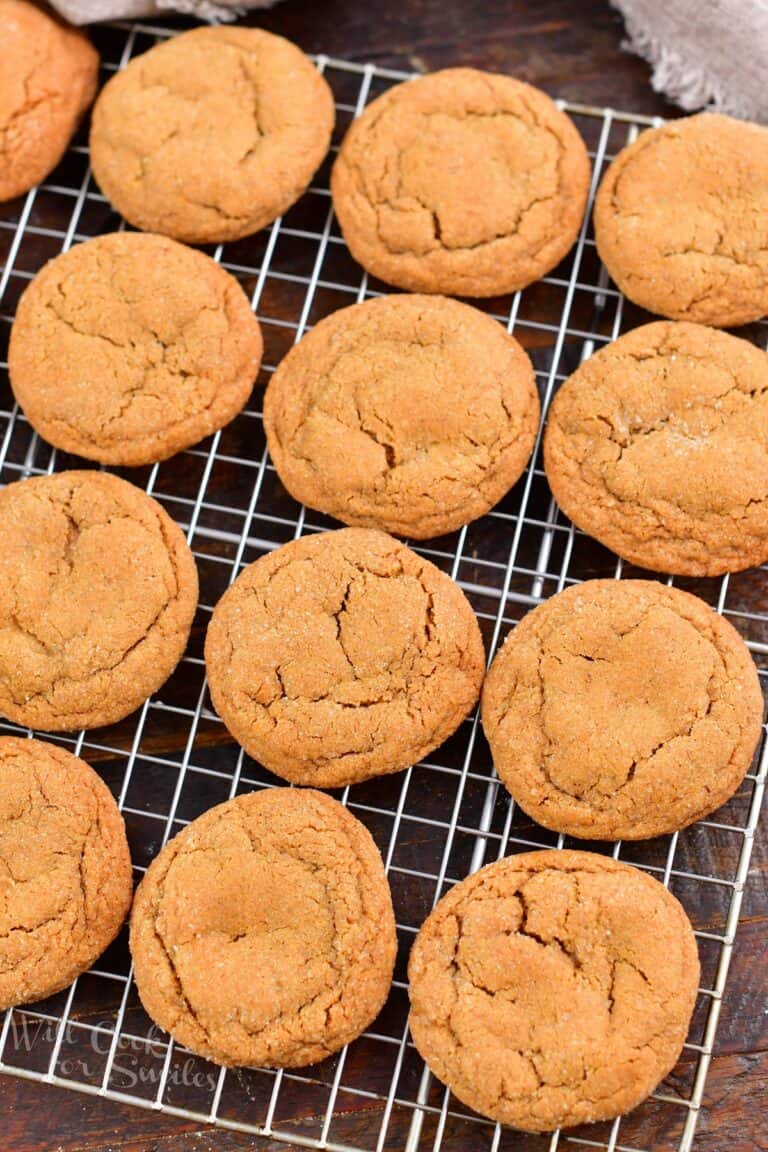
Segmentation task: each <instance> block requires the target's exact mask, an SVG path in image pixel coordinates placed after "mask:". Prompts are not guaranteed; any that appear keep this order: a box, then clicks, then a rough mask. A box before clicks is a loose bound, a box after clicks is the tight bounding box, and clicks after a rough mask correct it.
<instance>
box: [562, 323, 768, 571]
mask: <svg viewBox="0 0 768 1152" xmlns="http://www.w3.org/2000/svg"><path fill="white" fill-rule="evenodd" d="M767 445H768V357H766V354H765V353H764V352H762V351H761V350H760V349H759V348H756V347H755V346H754V345H752V344H749V343H747V341H746V340H739V339H738V338H737V337H735V336H729V335H727V334H726V333H725V332H716V331H715V330H714V329H712V328H703V327H701V326H700V325H698V324H685V323H682V322H681V323H672V322H666V321H659V322H657V323H655V324H648V325H645V326H644V327H642V328H636V329H635V330H634V331H632V332H629V333H627V335H626V336H622V337H621V338H620V339H618V340H616V341H615V342H614V343H613V344H609V345H607V347H605V348H602V349H601V350H600V351H599V352H597V353H596V355H594V356H592V357H591V359H589V360H587V361H585V363H584V364H582V365H581V367H580V368H578V369H577V370H576V372H574V374H573V376H571V377H570V379H569V380H566V382H565V384H564V385H563V386H562V388H561V389H560V391H559V392H558V394H557V396H556V397H555V399H554V402H553V404H552V407H551V409H550V413H549V418H548V422H547V429H546V433H545V436H544V464H545V467H546V472H547V479H548V480H549V485H550V488H551V489H552V494H553V496H554V497H555V500H556V501H557V503H558V504H559V505H560V507H561V508H562V509H563V511H564V512H565V513H566V514H567V515H568V516H570V518H571V520H572V521H573V522H574V524H575V525H576V526H577V527H578V528H581V529H583V531H585V532H588V533H589V535H590V536H594V537H596V539H598V540H599V541H600V542H601V543H602V544H604V545H605V546H606V547H607V548H611V549H612V550H613V551H614V552H616V553H618V555H619V556H622V557H623V558H624V559H625V560H629V561H631V562H632V563H633V564H638V565H640V566H641V567H643V568H651V569H653V570H654V571H657V572H673V573H679V574H680V575H686V576H718V575H720V574H721V573H723V572H739V571H741V570H742V569H743V568H750V567H752V566H753V565H756V564H762V563H763V562H764V561H765V560H766V559H768V468H766V446H767Z"/></svg>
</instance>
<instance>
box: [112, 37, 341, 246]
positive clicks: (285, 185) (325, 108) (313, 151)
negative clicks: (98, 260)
mask: <svg viewBox="0 0 768 1152" xmlns="http://www.w3.org/2000/svg"><path fill="white" fill-rule="evenodd" d="M333 122H334V108H333V96H332V94H331V90H330V88H329V87H328V85H327V84H326V82H325V80H324V79H323V78H322V76H321V75H320V73H319V72H318V71H317V70H316V69H315V68H314V66H313V65H312V63H311V62H310V60H309V59H308V58H307V57H306V56H305V55H304V53H303V52H301V51H300V49H299V48H297V47H296V45H295V44H292V43H291V42H290V41H289V40H284V39H283V38H282V36H273V35H272V34H271V33H269V32H264V31H262V30H261V29H260V28H230V27H226V28H221V27H220V28H194V29H192V31H190V32H183V33H182V34H181V35H180V36H174V37H173V38H172V39H170V40H167V41H165V42H164V43H162V44H159V45H157V46H156V47H154V48H151V49H150V50H149V52H146V53H144V55H143V56H137V57H136V58H135V59H134V60H132V61H131V62H130V64H129V65H128V66H127V68H125V69H123V70H122V71H120V72H118V73H117V74H116V75H115V76H113V77H112V79H111V80H110V81H109V83H108V84H106V85H105V87H104V89H103V90H102V92H101V94H100V95H99V99H98V100H97V101H96V105H95V107H94V109H93V120H92V126H91V164H92V166H93V174H94V176H95V178H96V182H97V183H98V185H99V187H100V188H101V190H102V192H103V193H104V195H105V196H106V197H107V199H108V200H109V201H110V203H112V204H113V205H114V207H115V208H116V209H117V210H118V212H120V213H121V215H122V216H124V217H125V219H126V220H127V221H128V222H129V223H130V224H134V225H135V226H136V227H137V228H141V229H143V230H144V231H148V232H162V233H164V234H165V235H166V236H173V237H175V238H176V239H177V240H186V241H188V242H189V243H190V244H207V243H217V242H219V241H224V240H237V239H238V238H239V237H241V236H248V235H250V234H251V233H252V232H257V231H258V230H259V229H260V228H263V227H264V226H265V225H266V224H269V223H271V221H272V220H274V219H275V217H277V216H280V215H281V213H283V212H285V211H286V210H287V209H288V208H290V206H291V205H292V204H294V203H295V202H296V201H297V200H298V199H299V197H300V196H301V195H302V193H303V192H304V191H305V190H306V188H307V186H308V184H309V182H310V180H311V179H312V177H313V175H314V174H315V172H316V170H317V169H318V168H319V166H320V164H321V162H322V160H323V158H324V156H325V154H326V152H327V151H328V146H329V144H330V139H331V131H332V129H333Z"/></svg>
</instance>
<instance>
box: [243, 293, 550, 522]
mask: <svg viewBox="0 0 768 1152" xmlns="http://www.w3.org/2000/svg"><path fill="white" fill-rule="evenodd" d="M538 421H539V399H538V394H537V392H536V385H535V380H534V374H533V368H532V366H531V362H530V360H529V359H528V357H527V356H526V354H525V352H524V351H523V349H522V348H521V347H520V345H519V344H518V343H517V341H516V340H515V339H513V337H511V336H509V335H508V334H507V333H506V332H505V331H504V329H503V328H502V326H501V325H500V324H499V323H498V322H497V321H496V320H493V319H492V318H491V317H490V316H486V315H485V314H484V313H483V312H479V311H477V310H476V309H475V308H470V307H468V305H466V304H460V303H458V301H456V300H448V299H446V298H444V297H439V296H385V297H382V298H381V299H377V300H369V301H366V303H364V304H356V305H353V306H352V307H351V308H343V309H341V310H340V311H338V312H334V313H333V314H332V315H331V316H328V317H327V318H326V319H324V320H321V322H320V323H319V324H318V325H317V326H316V327H315V328H313V329H312V331H311V332H309V333H308V334H307V335H306V336H305V337H304V338H303V339H302V340H301V341H300V342H299V343H298V344H297V345H296V346H295V347H294V348H292V349H291V351H290V352H289V353H288V355H287V356H286V357H285V359H284V360H283V361H282V363H281V364H280V366H279V367H278V369H277V371H276V372H275V374H274V375H273V377H272V379H271V380H270V383H269V387H268V388H267V392H266V396H265V398H264V426H265V429H266V433H267V442H268V444H269V450H270V453H271V455H272V459H273V460H274V462H275V467H276V468H277V471H278V473H279V475H280V479H281V480H282V481H283V483H284V484H285V486H286V488H287V489H288V491H289V492H290V493H291V495H292V496H294V497H295V498H296V499H297V500H299V501H301V502H302V503H304V504H308V505H309V506H310V507H311V508H318V509H320V511H322V512H327V513H329V514H330V515H331V516H336V517H337V518H338V519H339V520H343V521H344V522H345V523H346V524H356V525H361V526H366V527H374V528H383V529H385V530H386V531H388V532H395V533H397V534H398V535H400V536H412V537H415V538H417V539H427V538H429V537H432V536H439V535H442V534H443V533H445V532H451V531H453V529H455V528H459V527H461V525H462V524H466V523H468V522H469V521H470V520H475V519H477V517H478V516H482V515H484V514H485V513H486V512H487V511H488V509H489V508H492V507H493V505H494V504H495V503H496V502H497V501H498V500H500V499H501V497H502V496H503V495H504V494H505V493H506V492H507V491H508V490H509V489H510V488H511V487H512V485H513V484H514V483H515V481H516V480H517V479H518V477H519V476H520V473H521V472H522V471H523V469H524V468H525V465H526V464H527V463H528V459H529V457H530V454H531V449H532V447H533V442H534V439H535V436H536V429H537V427H538Z"/></svg>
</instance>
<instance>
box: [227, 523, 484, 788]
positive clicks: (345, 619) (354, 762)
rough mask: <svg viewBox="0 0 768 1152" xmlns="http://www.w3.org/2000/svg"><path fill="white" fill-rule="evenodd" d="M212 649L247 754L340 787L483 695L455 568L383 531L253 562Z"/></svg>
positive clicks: (453, 722) (301, 543) (415, 751)
mask: <svg viewBox="0 0 768 1152" xmlns="http://www.w3.org/2000/svg"><path fill="white" fill-rule="evenodd" d="M205 662H206V666H207V669H208V681H209V686H210V691H211V699H212V701H213V705H214V707H215V709H216V711H217V712H218V713H219V715H220V716H221V718H222V720H223V721H224V723H225V724H226V726H227V728H228V729H229V731H230V732H231V733H232V735H233V736H234V737H235V739H236V740H237V741H238V742H239V743H240V744H242V746H243V747H244V748H245V750H246V752H248V753H249V755H251V756H253V757H254V759H256V760H258V761H259V762H260V763H261V764H263V765H264V766H265V767H267V768H269V769H270V771H271V772H275V773H276V774H277V775H278V776H282V777H283V778H284V779H285V780H291V781H293V782H294V783H296V784H312V785H315V786H317V787H320V788H337V787H341V786H342V785H346V784H353V783H355V782H357V781H360V780H367V779H368V778H369V777H371V776H381V775H383V774H385V773H388V772H399V771H400V770H401V769H403V768H407V767H409V765H411V764H415V763H416V762H417V761H418V760H421V759H422V758H423V757H424V756H426V755H427V754H428V753H429V752H431V751H433V749H435V748H437V747H438V745H440V744H442V743H443V741H444V740H446V739H447V738H448V737H449V736H450V735H451V733H453V732H454V731H455V730H456V729H457V728H458V726H459V724H460V723H461V721H462V720H463V719H464V717H465V716H466V715H467V713H468V712H469V711H470V709H471V708H472V707H473V705H474V704H475V702H476V701H477V697H478V695H479V693H480V685H481V683H482V680H483V671H484V652H483V641H482V637H481V635H480V629H479V628H478V624H477V620H476V618H475V614H474V612H473V611H472V609H471V607H470V605H469V602H468V601H467V599H466V597H465V596H464V594H463V592H462V591H461V589H460V588H459V587H458V585H457V584H454V582H453V580H451V579H450V577H449V576H446V574H445V573H444V572H441V571H440V570H439V569H438V568H435V566H434V565H433V564H430V563H429V562H428V561H427V560H422V559H421V557H420V556H417V555H416V553H415V552H411V550H410V549H409V548H406V547H405V545H404V544H400V543H399V542H398V541H397V540H394V539H393V538H392V537H391V536H387V535H385V534H384V533H383V532H375V531H372V530H370V529H366V528H342V529H341V530H340V531H338V532H326V533H323V534H321V535H316V536H305V537H302V538H301V539H300V540H294V541H293V542H292V543H290V544H285V545H283V547H282V548H278V549H277V551H276V552H272V553H270V554H269V555H267V556H263V557H262V558H261V559H260V560H257V561H256V562H255V563H254V564H251V565H250V566H249V567H248V568H246V569H245V571H244V572H243V573H242V574H241V575H240V576H239V577H238V579H237V580H236V581H235V583H234V584H233V585H232V587H231V588H229V589H228V591H227V592H225V594H224V596H223V597H222V598H221V600H220V601H219V603H218V604H217V605H216V608H215V609H214V613H213V617H212V619H211V623H210V625H209V627H208V636H207V638H206V643H205Z"/></svg>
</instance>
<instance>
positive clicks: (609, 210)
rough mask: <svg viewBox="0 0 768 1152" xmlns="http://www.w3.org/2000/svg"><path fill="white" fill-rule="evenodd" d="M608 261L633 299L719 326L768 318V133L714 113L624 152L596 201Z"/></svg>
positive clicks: (654, 133) (647, 135)
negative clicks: (767, 316) (765, 316)
mask: <svg viewBox="0 0 768 1152" xmlns="http://www.w3.org/2000/svg"><path fill="white" fill-rule="evenodd" d="M595 239H596V242H597V248H598V252H599V253H600V258H601V259H602V261H603V263H604V264H605V266H606V268H607V269H608V271H609V272H610V274H611V276H612V277H613V279H614V280H615V281H616V283H617V285H618V286H619V288H620V289H621V290H622V292H624V293H625V294H626V295H627V296H628V297H629V298H630V300H633V301H634V302H635V303H636V304H639V305H640V306H641V307H643V308H647V309H648V311H649V312H657V313H659V314H660V315H661V316H669V317H670V318H671V319H673V320H695V321H698V322H699V323H701V324H713V325H715V326H716V327H718V328H725V327H733V326H734V325H737V324H747V323H748V322H749V321H752V320H759V319H760V318H761V317H762V316H764V315H765V314H766V312H768V128H764V127H760V126H759V125H757V124H746V123H744V122H743V121H741V120H732V119H731V118H730V117H728V116H717V115H713V114H711V113H706V114H704V115H700V116H691V117H690V118H688V119H684V120H674V121H672V123H670V124H665V125H664V126H663V127H662V128H655V129H652V130H651V131H648V132H643V133H642V135H641V136H640V137H639V138H638V139H637V140H636V141H635V142H634V143H633V144H630V145H629V147H627V148H624V149H623V150H622V151H621V152H620V153H619V154H618V156H617V157H616V159H615V160H614V161H613V163H612V164H611V166H610V167H609V169H608V171H607V172H606V174H605V177H604V178H603V181H602V183H601V185H600V188H599V190H598V193H597V198H596V200H595Z"/></svg>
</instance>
